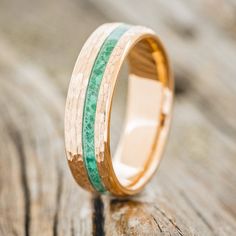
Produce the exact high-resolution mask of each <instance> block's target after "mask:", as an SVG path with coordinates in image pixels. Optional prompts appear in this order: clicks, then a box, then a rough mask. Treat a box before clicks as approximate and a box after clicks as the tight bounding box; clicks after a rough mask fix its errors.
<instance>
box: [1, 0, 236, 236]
mask: <svg viewBox="0 0 236 236" xmlns="http://www.w3.org/2000/svg"><path fill="white" fill-rule="evenodd" d="M113 21H119V22H126V23H130V24H140V25H145V26H148V27H151V28H153V29H154V30H155V31H156V33H157V34H158V35H159V37H160V38H161V40H162V41H163V42H164V44H165V46H166V49H167V52H168V53H169V56H170V59H171V62H172V66H173V70H174V77H175V80H176V101H175V110H174V119H173V126H172V130H171V135H170V140H169V142H168V147H167V150H166V153H165V157H164V159H163V162H162V164H161V167H160V169H159V172H158V174H157V175H156V176H155V177H154V178H153V180H152V182H151V184H150V185H149V186H148V187H147V188H146V190H145V191H144V192H143V193H142V194H140V195H138V196H136V197H134V198H132V199H122V200H120V199H116V198H109V197H107V196H104V197H102V198H100V197H92V196H90V195H89V194H88V193H86V192H84V191H83V190H81V189H80V188H79V187H77V186H76V184H75V182H74V180H73V179H72V176H71V174H70V173H69V168H68V166H67V163H66V158H65V152H64V134H63V119H64V105H65V98H66V93H67V89H68V85H69V80H70V76H71V72H72V69H73V66H74V63H75V60H76V58H77V56H78V53H79V51H80V49H81V47H82V45H83V43H84V42H85V40H86V39H87V37H88V36H89V35H90V34H91V33H92V32H93V31H94V30H95V29H96V28H97V27H98V26H99V25H100V24H102V23H105V22H113ZM123 86H125V85H123ZM235 104H236V1H234V0H214V1H213V0H204V1H203V0H198V1H196V0H188V1H187V0H172V1H164V0H145V1H141V0H140V1H138V0H136V1H134V0H130V1H125V0H119V1H112V0H88V1H87V0H57V1H56V0H51V1H46V0H40V1H29V0H28V1H27V0H18V1H17V0H0V114H1V115H0V235H26V236H28V235H220V236H222V235H234V234H235V232H236V223H235V220H236V187H235V185H236V172H235V168H236V145H235V140H236V139H235V138H236V122H235V119H236V109H235ZM120 106H121V105H120ZM117 116H118V115H117ZM144 138H145V137H144ZM140 145H141V144H140Z"/></svg>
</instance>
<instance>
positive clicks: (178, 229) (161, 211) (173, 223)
mask: <svg viewBox="0 0 236 236" xmlns="http://www.w3.org/2000/svg"><path fill="white" fill-rule="evenodd" d="M155 209H156V210H157V211H159V212H160V213H161V214H162V216H164V217H165V218H166V219H167V220H168V221H169V222H170V223H171V224H172V225H173V226H174V228H175V229H176V230H177V232H178V234H179V235H180V236H184V234H183V232H182V230H181V229H180V228H179V226H178V225H177V224H176V223H175V222H174V221H173V220H172V219H171V218H170V217H169V216H168V215H167V214H166V213H165V212H164V211H163V210H161V209H160V208H159V207H157V206H155Z"/></svg>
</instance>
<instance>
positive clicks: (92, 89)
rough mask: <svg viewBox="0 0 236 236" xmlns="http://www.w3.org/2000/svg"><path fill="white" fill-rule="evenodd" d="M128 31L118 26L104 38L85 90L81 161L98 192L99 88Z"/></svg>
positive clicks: (99, 181)
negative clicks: (95, 127)
mask: <svg viewBox="0 0 236 236" xmlns="http://www.w3.org/2000/svg"><path fill="white" fill-rule="evenodd" d="M128 29H129V26H128V25H124V24H122V25H120V26H118V27H117V28H115V29H114V30H113V31H112V32H111V33H110V35H109V36H108V37H107V38H106V40H105V41H104V43H103V45H102V46H101V48H100V51H99V53H98V55H97V57H96V59H95V62H94V65H93V68H92V71H91V74H90V77H89V82H88V86H87V90H86V96H85V102H84V110H83V121H82V149H83V160H84V163H85V167H86V169H87V173H88V176H89V180H90V182H91V184H92V185H93V187H94V188H95V189H96V190H97V191H98V192H101V193H103V192H106V189H105V187H104V185H103V183H102V181H101V178H100V176H99V172H98V168H97V163H96V157H95V145H94V124H95V115H96V107H97V100H98V94H99V88H100V85H101V82H102V78H103V75H104V72H105V69H106V65H107V63H108V60H109V58H110V56H111V53H112V51H113V49H114V48H115V46H116V44H117V42H118V41H119V39H120V37H121V36H122V35H123V34H124V33H125V32H126V31H127V30H128Z"/></svg>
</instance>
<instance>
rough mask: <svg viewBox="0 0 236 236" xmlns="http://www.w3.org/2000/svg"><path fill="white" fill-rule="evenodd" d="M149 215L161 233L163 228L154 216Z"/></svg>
mask: <svg viewBox="0 0 236 236" xmlns="http://www.w3.org/2000/svg"><path fill="white" fill-rule="evenodd" d="M151 217H152V219H153V220H154V222H155V223H156V225H157V227H158V229H159V230H160V232H161V233H162V232H163V230H162V228H161V226H160V224H159V223H158V222H157V219H156V218H155V216H153V215H151Z"/></svg>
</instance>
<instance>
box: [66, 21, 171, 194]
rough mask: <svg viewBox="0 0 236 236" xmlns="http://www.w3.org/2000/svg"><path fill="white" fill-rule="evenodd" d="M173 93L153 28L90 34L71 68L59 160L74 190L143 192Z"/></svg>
mask: <svg viewBox="0 0 236 236" xmlns="http://www.w3.org/2000/svg"><path fill="white" fill-rule="evenodd" d="M124 61H127V62H128V67H129V72H128V79H127V81H128V95H127V105H126V116H125V123H124V129H123V132H122V135H121V138H120V140H119V145H118V147H117V149H116V152H115V154H114V155H112V153H111V150H110V120H111V110H112V101H113V95H114V91H115V87H116V82H117V78H118V74H119V72H120V70H121V67H122V65H123V64H124ZM173 87H174V82H173V78H172V76H171V70H170V66H169V62H168V58H167V55H166V52H165V50H164V47H163V46H162V43H161V42H160V40H159V39H158V37H157V36H156V34H155V33H154V31H153V30H151V29H149V28H147V27H143V26H131V25H127V24H123V23H109V24H104V25H102V26H100V27H98V28H97V29H96V30H95V31H94V32H93V33H92V35H91V36H90V37H89V38H88V40H87V41H86V42H85V44H84V46H83V48H82V50H81V52H80V54H79V57H78V59H77V62H76V64H75V67H74V70H73V73H72V77H71V81H70V85H69V89H68V94H67V100H66V108H65V149H66V155H67V159H68V163H69V167H70V169H71V172H72V175H73V177H74V179H75V180H76V182H77V183H78V184H79V185H80V186H81V187H83V188H84V189H86V190H88V191H90V192H93V193H111V194H113V195H115V196H128V195H134V194H136V193H138V192H140V191H141V190H142V189H143V188H144V186H145V185H146V184H147V182H148V181H149V180H150V179H151V177H152V176H153V174H154V173H155V172H156V170H157V167H158V166H159V163H160V160H161V157H162V155H163V149H164V146H165V144H166V141H167V138H168V133H169V127H170V122H171V116H172V107H173V97H174V92H173ZM120 96H122V95H120ZM112 156H113V157H112Z"/></svg>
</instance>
